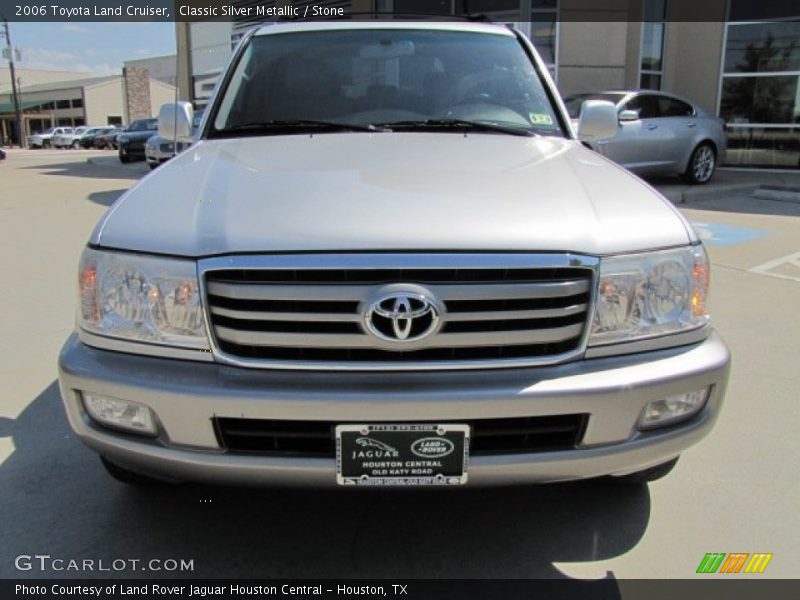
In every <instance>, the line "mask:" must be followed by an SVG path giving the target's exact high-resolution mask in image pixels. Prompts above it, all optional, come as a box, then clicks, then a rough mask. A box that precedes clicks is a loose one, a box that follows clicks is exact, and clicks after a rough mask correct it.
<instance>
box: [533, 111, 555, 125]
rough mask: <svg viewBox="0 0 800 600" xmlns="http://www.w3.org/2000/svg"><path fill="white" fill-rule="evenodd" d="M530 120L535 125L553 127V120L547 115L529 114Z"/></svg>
mask: <svg viewBox="0 0 800 600" xmlns="http://www.w3.org/2000/svg"><path fill="white" fill-rule="evenodd" d="M528 118H529V119H530V120H531V123H533V124H534V125H552V124H553V118H552V117H551V116H550V115H548V114H547V113H533V112H532V113H528Z"/></svg>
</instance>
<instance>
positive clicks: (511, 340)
mask: <svg viewBox="0 0 800 600" xmlns="http://www.w3.org/2000/svg"><path fill="white" fill-rule="evenodd" d="M472 323H474V322H472ZM317 325H323V323H317ZM325 325H354V324H353V323H325ZM582 330H583V323H582V322H581V323H575V324H572V325H565V326H563V327H551V328H548V329H523V330H515V331H507V330H504V331H503V332H502V336H501V339H498V336H497V335H496V332H497V330H496V329H493V330H492V331H485V332H484V331H482V332H476V333H440V334H438V335H436V336H434V337H432V338H431V341H428V340H427V339H426V340H421V341H418V342H409V343H408V344H406V345H405V348H407V349H408V350H411V349H414V348H418V349H422V348H440V347H447V348H458V347H461V346H481V345H483V344H491V343H493V342H494V343H495V344H500V343H502V344H503V345H508V346H513V345H517V344H530V343H532V342H534V343H538V344H550V343H557V342H563V341H565V340H569V339H573V338H575V337H576V336H579V335H580V333H581V331H582ZM216 332H217V337H218V338H219V339H221V340H224V341H226V342H233V343H234V344H239V345H240V346H241V345H249V346H289V347H301V348H302V347H306V346H311V347H315V348H341V347H347V348H373V347H374V346H375V341H374V340H373V339H372V338H371V337H369V336H367V335H364V334H361V333H346V332H340V331H331V332H330V333H331V334H333V333H336V335H335V336H333V335H330V334H326V333H287V332H283V331H255V330H254V329H252V328H250V329H248V330H241V329H231V328H230V327H224V326H222V325H219V324H218V325H216Z"/></svg>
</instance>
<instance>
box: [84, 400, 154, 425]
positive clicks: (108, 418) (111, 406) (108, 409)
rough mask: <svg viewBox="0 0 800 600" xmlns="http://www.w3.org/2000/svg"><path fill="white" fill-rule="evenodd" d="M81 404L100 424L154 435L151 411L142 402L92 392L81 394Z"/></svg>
mask: <svg viewBox="0 0 800 600" xmlns="http://www.w3.org/2000/svg"><path fill="white" fill-rule="evenodd" d="M83 404H84V406H85V407H86V412H88V413H89V415H90V416H91V417H92V418H93V419H94V420H95V421H97V422H98V423H100V424H101V425H107V426H109V427H116V428H117V429H124V430H125V431H131V432H133V433H140V434H143V435H156V424H155V419H153V411H152V410H150V408H149V407H147V406H145V405H144V404H138V403H136V402H130V401H128V400H120V399H118V398H110V397H109V396H95V395H94V394H83Z"/></svg>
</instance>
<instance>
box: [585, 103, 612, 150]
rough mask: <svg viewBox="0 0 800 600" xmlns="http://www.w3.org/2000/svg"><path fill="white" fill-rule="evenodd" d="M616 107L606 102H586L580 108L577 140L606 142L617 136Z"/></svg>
mask: <svg viewBox="0 0 800 600" xmlns="http://www.w3.org/2000/svg"><path fill="white" fill-rule="evenodd" d="M617 127H618V122H617V107H616V106H615V105H614V104H612V103H611V102H608V101H606V100H586V101H585V102H584V103H583V105H582V106H581V118H580V120H579V121H578V139H579V140H581V141H583V142H596V141H599V140H607V139H608V138H612V137H614V136H615V135H617Z"/></svg>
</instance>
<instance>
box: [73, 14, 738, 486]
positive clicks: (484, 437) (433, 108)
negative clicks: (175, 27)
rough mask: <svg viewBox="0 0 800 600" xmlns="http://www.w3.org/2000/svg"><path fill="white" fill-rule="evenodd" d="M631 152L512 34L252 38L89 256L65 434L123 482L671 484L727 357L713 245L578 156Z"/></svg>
mask: <svg viewBox="0 0 800 600" xmlns="http://www.w3.org/2000/svg"><path fill="white" fill-rule="evenodd" d="M191 122H192V114H191V108H190V107H189V106H188V105H186V104H185V103H177V104H174V105H167V106H165V107H163V108H162V110H161V115H160V129H159V133H160V135H161V136H162V137H165V138H167V139H170V140H176V141H185V140H189V139H191V135H192V127H191ZM618 126H619V124H618V121H617V114H616V110H615V107H614V106H613V105H612V104H611V103H608V102H602V101H591V102H587V103H586V105H585V106H584V107H583V110H582V112H581V119H580V122H579V124H578V126H577V131H573V129H572V127H571V125H570V122H569V118H568V116H567V114H566V112H565V110H564V106H563V104H562V103H561V101H560V100H559V97H558V94H557V93H556V89H555V86H554V84H553V82H552V80H551V79H550V77H549V75H548V72H547V69H546V67H545V66H544V64H543V63H542V61H541V60H540V58H539V57H538V56H537V54H536V51H535V50H534V48H533V46H532V45H531V44H530V42H529V41H528V40H527V39H526V38H525V37H524V36H522V35H520V34H519V33H518V32H516V31H515V30H513V29H511V28H508V27H504V26H495V25H488V24H472V23H465V24H462V23H395V22H391V23H350V22H347V23H345V22H336V23H315V24H279V25H269V26H264V27H262V28H260V29H258V30H257V31H255V32H253V33H251V34H250V35H248V36H247V37H245V39H244V40H242V42H241V44H240V45H239V47H238V49H237V50H236V52H235V53H234V56H233V58H232V61H231V63H230V66H229V68H228V69H227V72H226V73H225V75H224V76H223V79H222V81H221V84H220V86H219V89H218V91H217V93H216V95H215V97H214V98H213V99H212V100H211V103H210V104H209V107H208V109H207V111H206V113H205V115H204V119H203V123H202V124H201V126H200V133H199V140H198V141H197V142H196V143H195V144H194V145H193V146H192V147H191V149H190V150H189V151H187V152H184V153H183V154H181V155H179V156H177V157H176V158H175V159H174V160H172V161H170V162H169V163H168V164H167V165H165V167H164V168H162V169H158V170H157V171H154V172H153V173H152V174H151V175H149V176H148V177H145V178H144V179H143V180H142V181H141V182H140V183H139V184H138V185H136V186H134V187H133V188H132V189H131V190H130V191H128V192H127V193H126V194H125V195H124V196H123V197H121V198H120V199H119V200H118V201H117V203H116V204H115V205H114V206H113V207H112V208H111V209H110V210H109V211H108V213H107V214H106V215H105V216H104V217H103V219H102V220H101V222H100V223H99V224H98V225H97V228H96V229H95V231H94V233H93V234H92V237H91V239H90V241H89V244H88V246H87V248H86V250H85V252H84V254H83V258H82V260H81V264H80V273H79V309H78V319H77V331H76V332H75V334H73V335H72V336H71V337H70V338H69V339H68V340H67V342H66V345H65V346H64V349H63V351H62V353H61V356H60V360H59V367H60V384H61V393H62V396H63V399H64V405H65V407H66V410H67V414H68V416H69V421H70V424H71V425H72V428H73V429H74V431H75V433H76V434H77V435H78V436H79V437H80V439H81V440H82V441H83V442H84V443H86V444H87V445H88V446H90V447H91V448H93V449H94V450H96V451H97V452H98V453H99V454H100V455H101V457H102V458H103V463H104V464H105V465H106V467H107V469H108V470H109V471H110V473H111V474H112V475H114V476H115V477H117V478H118V479H121V480H123V481H127V482H146V481H150V480H152V479H161V480H171V481H186V480H200V481H209V482H224V483H234V484H303V485H307V484H308V485H318V486H326V485H330V486H335V485H337V484H339V485H343V486H353V487H355V486H376V485H444V486H448V485H460V484H465V485H468V486H480V485H496V484H510V483H523V482H552V481H561V480H569V479H580V478H589V477H599V476H611V477H612V478H614V479H615V480H617V481H626V482H640V481H649V480H652V479H655V478H657V477H660V476H662V475H664V474H665V473H666V472H668V471H669V469H670V468H671V467H672V465H674V463H675V461H676V460H677V457H678V455H679V454H680V453H681V452H682V451H684V450H685V449H686V448H688V447H689V446H691V445H693V444H694V443H696V442H697V441H698V440H700V439H701V438H702V437H703V436H705V435H706V434H707V433H708V432H709V431H710V429H711V428H712V426H713V424H714V422H715V420H716V418H717V415H718V414H719V409H720V405H721V403H722V399H723V396H724V392H725V386H726V382H727V379H728V367H729V360H730V357H729V352H728V349H727V347H726V346H725V344H724V342H723V341H722V339H721V338H720V337H719V336H718V335H717V334H716V333H715V332H714V331H713V330H712V328H711V325H710V323H709V316H708V313H707V311H706V296H707V293H708V285H709V263H708V259H707V256H706V252H705V250H704V248H703V246H702V244H701V243H700V241H699V239H698V237H697V235H696V234H695V232H694V231H693V230H692V228H691V226H690V225H689V224H688V223H687V222H686V220H684V218H683V217H682V216H681V215H680V214H679V213H678V212H677V211H676V210H675V209H674V208H673V207H672V206H671V205H670V204H669V203H668V202H667V201H666V200H665V199H664V198H662V197H661V196H660V195H658V193H657V192H655V191H654V190H653V189H651V188H650V187H648V186H647V185H646V184H644V183H643V182H642V181H641V180H639V179H637V178H636V177H634V176H632V175H631V174H629V173H628V172H626V171H624V170H623V169H622V168H620V167H618V166H616V165H614V164H613V163H611V162H609V161H608V160H606V159H605V158H604V157H602V156H600V155H598V154H596V153H594V152H592V151H591V150H589V149H588V148H586V147H585V146H584V145H583V144H582V141H594V140H598V139H604V138H608V137H611V136H613V135H614V134H615V132H616V131H617V128H618Z"/></svg>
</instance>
